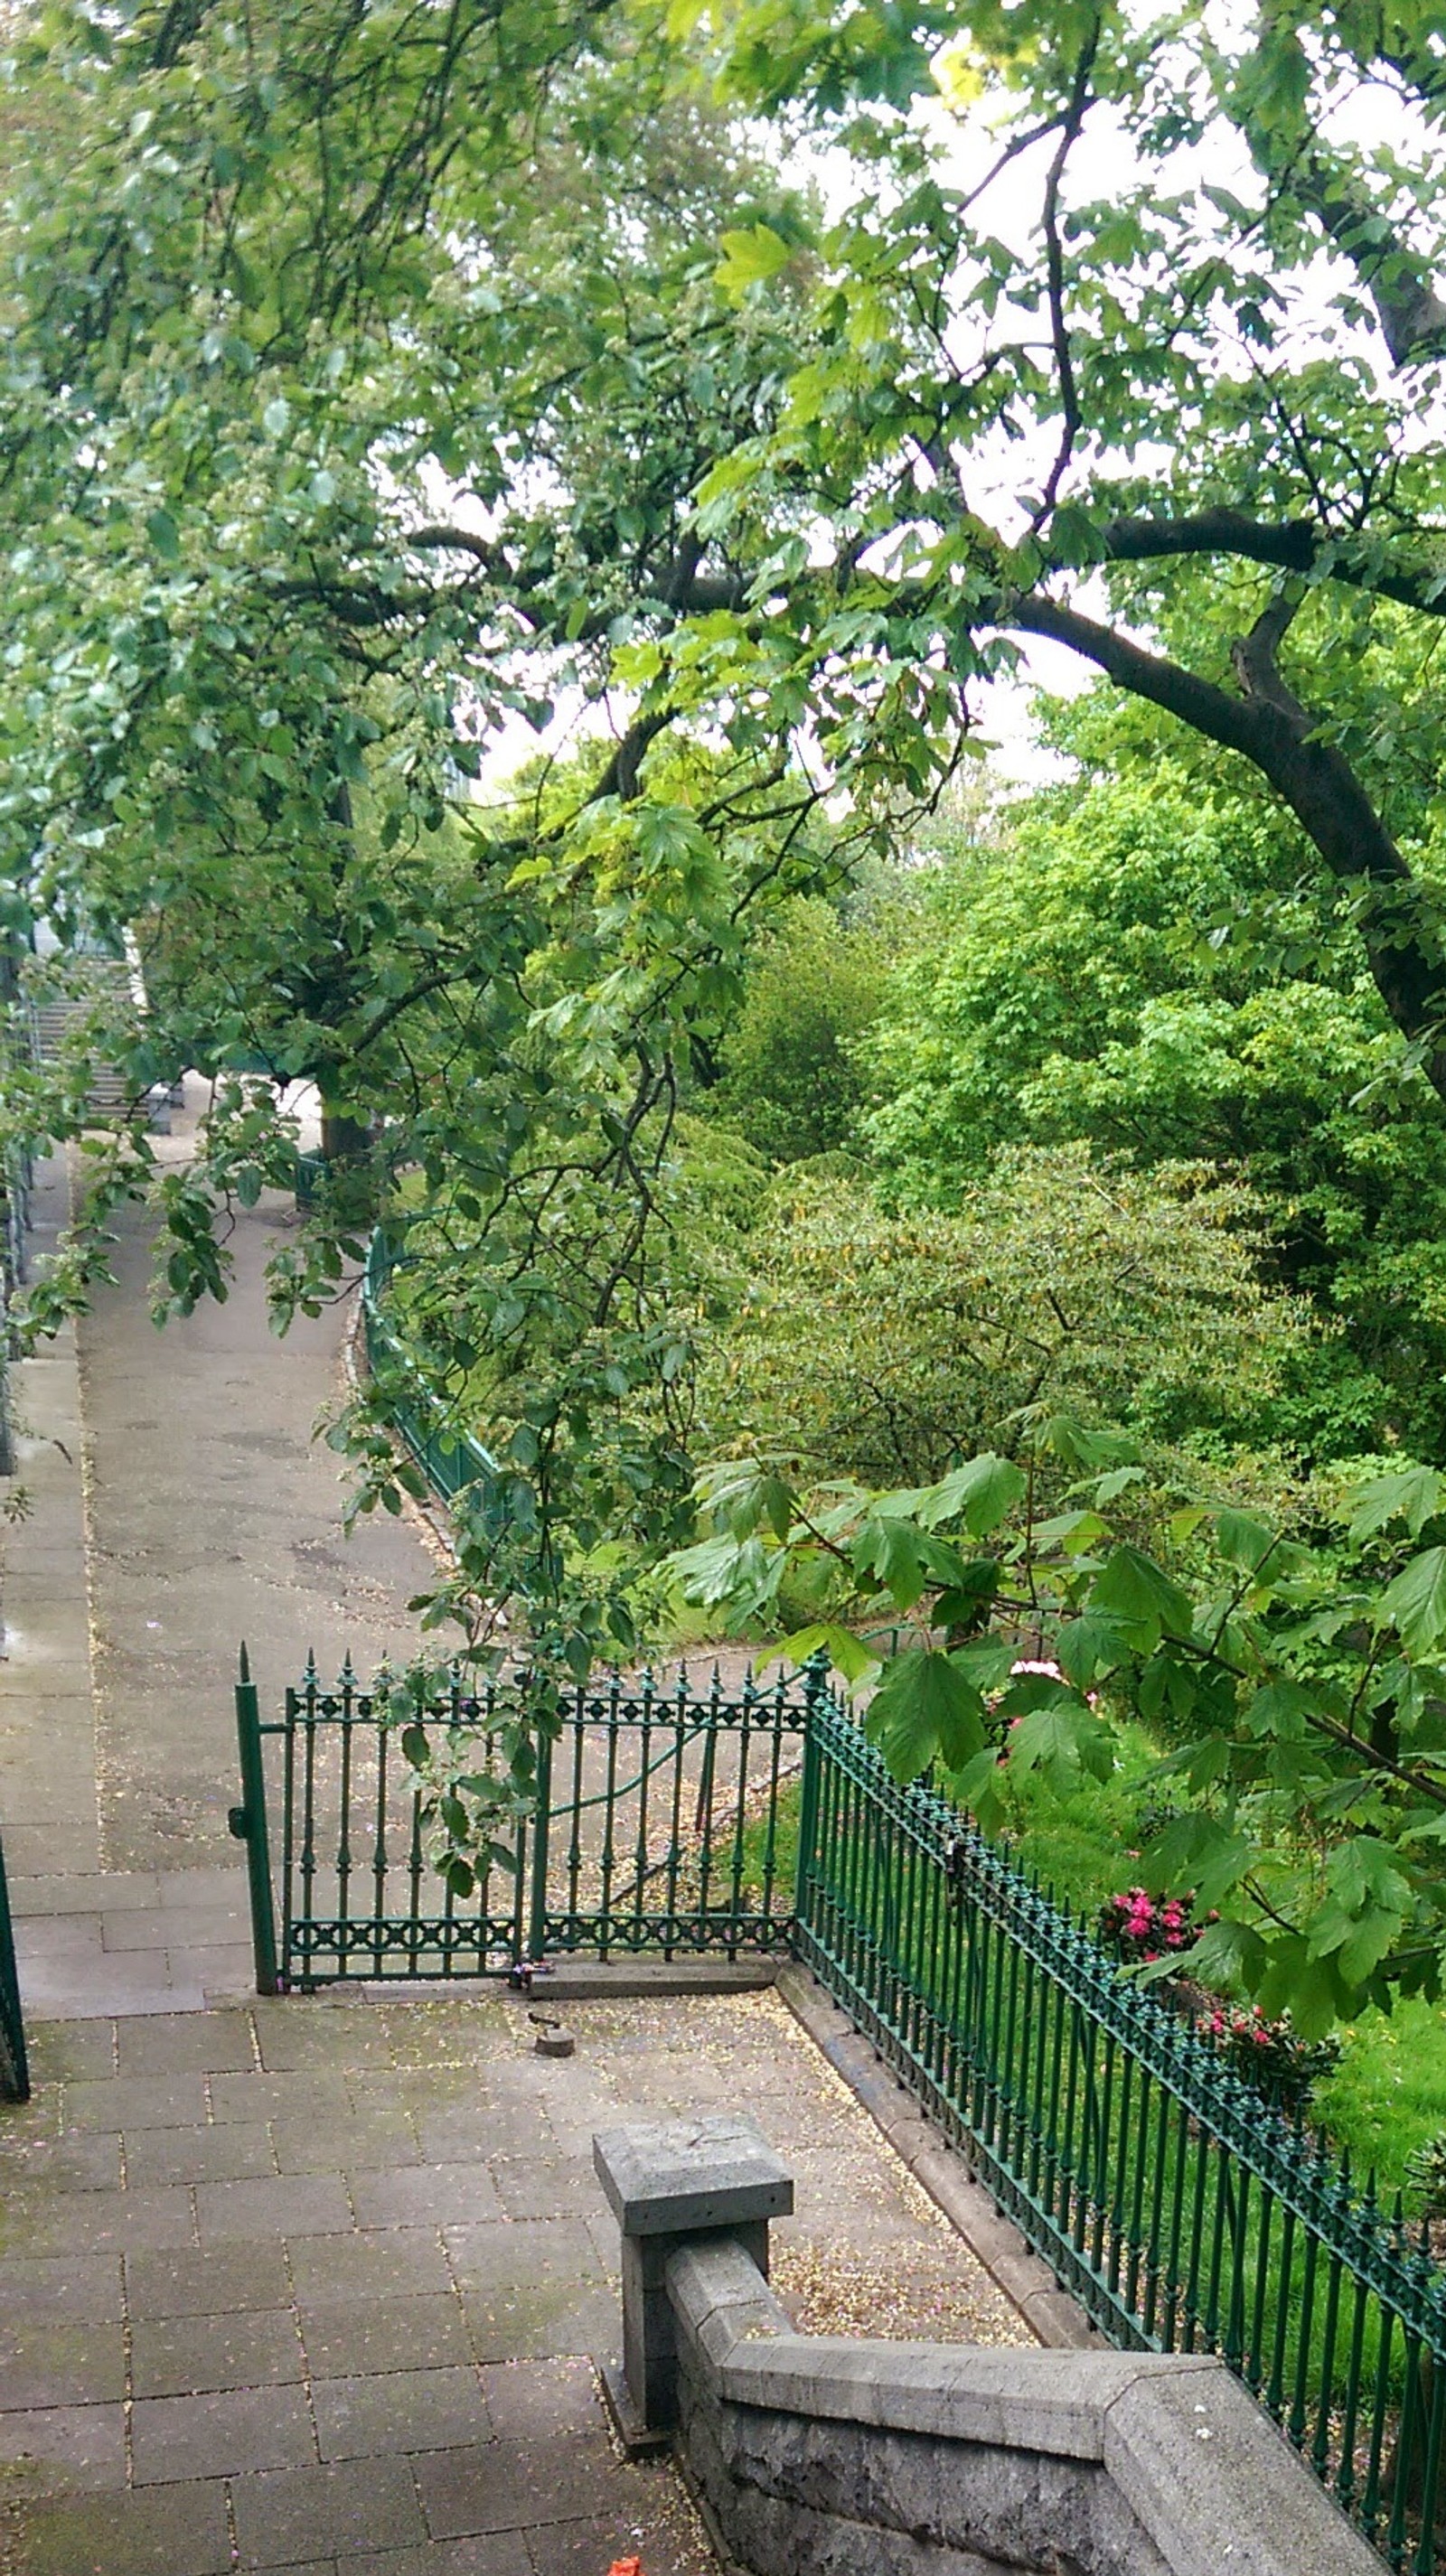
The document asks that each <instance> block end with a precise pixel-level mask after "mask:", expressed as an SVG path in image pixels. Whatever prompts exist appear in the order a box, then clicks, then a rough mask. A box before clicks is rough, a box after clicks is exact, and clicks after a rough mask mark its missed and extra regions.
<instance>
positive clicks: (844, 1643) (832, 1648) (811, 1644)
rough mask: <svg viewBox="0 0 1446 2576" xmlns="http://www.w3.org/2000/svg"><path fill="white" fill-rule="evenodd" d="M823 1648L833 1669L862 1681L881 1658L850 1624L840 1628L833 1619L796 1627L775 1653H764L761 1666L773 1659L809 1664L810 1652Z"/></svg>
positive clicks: (852, 1678)
mask: <svg viewBox="0 0 1446 2576" xmlns="http://www.w3.org/2000/svg"><path fill="white" fill-rule="evenodd" d="M820 1648H822V1650H823V1652H824V1653H825V1654H826V1655H827V1656H828V1659H829V1662H830V1664H831V1665H832V1667H833V1669H834V1671H835V1672H836V1673H842V1675H843V1677H844V1680H845V1681H846V1682H860V1681H862V1680H863V1678H864V1675H865V1673H870V1672H872V1671H873V1670H874V1667H875V1666H876V1664H877V1663H878V1660H879V1659H878V1656H877V1655H871V1654H870V1652H869V1650H868V1647H867V1646H866V1645H864V1644H863V1643H862V1641H861V1640H860V1639H859V1638H857V1637H856V1636H855V1635H854V1633H853V1630H852V1629H851V1628H840V1627H839V1626H838V1625H837V1624H836V1623H835V1622H833V1621H832V1620H819V1621H818V1622H817V1623H816V1624H815V1625H814V1626H813V1627H811V1628H795V1630H794V1632H793V1634H792V1636H791V1637H783V1638H781V1639H780V1641H779V1643H778V1644H777V1645H776V1646H775V1647H774V1649H773V1652H772V1654H771V1655H767V1656H765V1657H764V1661H763V1666H762V1667H760V1669H765V1668H766V1667H767V1665H769V1664H773V1663H788V1664H806V1663H807V1661H808V1659H809V1656H810V1655H816V1654H817V1653H818V1652H819V1650H820Z"/></svg>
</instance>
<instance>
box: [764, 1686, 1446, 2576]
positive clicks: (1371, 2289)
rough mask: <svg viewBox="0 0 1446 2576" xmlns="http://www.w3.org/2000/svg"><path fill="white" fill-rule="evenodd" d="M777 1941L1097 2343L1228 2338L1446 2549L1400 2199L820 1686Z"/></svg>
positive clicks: (1402, 2513) (1435, 2385)
mask: <svg viewBox="0 0 1446 2576" xmlns="http://www.w3.org/2000/svg"><path fill="white" fill-rule="evenodd" d="M794 1943H795V1947H796V1949H797V1951H798V1954H799V1956H800V1957H801V1958H803V1959H804V1960H806V1961H807V1963H808V1964H809V1966H810V1967H812V1968H813V1969H814V1971H815V1972H816V1974H817V1975H818V1976H819V1977H820V1978H821V1979H822V1981H823V1983H824V1984H825V1985H826V1986H827V1987H828V1988H829V1989H830V1990H831V1992H832V1993H833V1994H834V1995H836V1996H837V1998H838V2000H839V2001H840V2003H842V2004H843V2005H844V2007H845V2009H846V2010H847V2011H848V2013H849V2015H850V2017H851V2018H852V2020H853V2021H854V2022H855V2023H856V2025H857V2026H858V2027H859V2028H860V2029H861V2030H863V2031H864V2032H865V2033H866V2034H867V2035H868V2037H869V2038H870V2039H872V2040H873V2042H874V2044H875V2046H876V2047H877V2049H878V2050H879V2052H880V2054H881V2056H882V2057H883V2058H884V2059H885V2061H886V2062H887V2063H888V2064H889V2065H890V2066H892V2067H893V2068H894V2069H895V2071H896V2072H897V2073H898V2075H899V2076H900V2077H901V2078H902V2080H903V2082H904V2083H905V2084H906V2085H908V2087H909V2088H910V2089H911V2091H913V2092H914V2093H915V2094H916V2095H917V2096H918V2097H919V2099H920V2101H921V2102H923V2103H924V2104H925V2105H926V2107H927V2108H928V2109H929V2110H930V2111H931V2112H932V2113H933V2115H934V2116H935V2118H936V2119H937V2120H938V2121H939V2123H940V2124H941V2126H942V2127H943V2128H944V2129H945V2130H946V2131H947V2132H948V2134H949V2135H950V2136H951V2137H952V2138H953V2139H954V2140H955V2141H956V2142H957V2144H958V2145H959V2147H960V2148H961V2149H962V2151H963V2153H964V2155H965V2156H966V2158H967V2159H968V2161H969V2163H970V2165H971V2166H972V2167H973V2169H974V2170H975V2172H976V2173H977V2174H978V2175H979V2176H980V2178H981V2180H982V2181H984V2182H985V2183H986V2184H987V2185H988V2188H989V2190H990V2191H991V2193H992V2194H993V2196H994V2198H995V2200H996V2201H997V2202H998V2204H999V2206H1000V2208H1001V2209H1003V2210H1004V2211H1005V2212H1006V2213H1007V2214H1008V2215H1009V2216H1010V2217H1011V2218H1012V2219H1014V2221H1015V2222H1016V2224H1017V2225H1018V2226H1019V2228H1020V2229H1021V2231H1022V2233H1023V2234H1024V2235H1025V2236H1026V2237H1027V2238H1028V2240H1029V2242H1030V2243H1031V2244H1032V2245H1033V2246H1035V2247H1036V2248H1037V2250H1038V2251H1039V2252H1040V2253H1041V2254H1042V2255H1043V2256H1044V2257H1045V2259H1046V2261H1047V2262H1048V2263H1049V2265H1050V2266H1051V2268H1052V2270H1053V2272H1054V2274H1055V2277H1056V2279H1057V2280H1059V2281H1060V2282H1061V2283H1062V2284H1063V2286H1064V2287H1065V2288H1066V2289H1068V2290H1070V2291H1072V2292H1073V2294H1074V2296H1075V2297H1076V2298H1077V2299H1078V2300H1079V2302H1080V2304H1081V2306H1082V2307H1083V2308H1084V2309H1085V2310H1086V2312H1087V2313H1088V2314H1089V2315H1090V2316H1091V2317H1092V2318H1093V2319H1094V2320H1095V2322H1096V2324H1097V2325H1098V2326H1099V2327H1100V2328H1101V2330H1102V2332H1103V2333H1105V2334H1106V2335H1107V2336H1108V2337H1109V2339H1110V2341H1111V2342H1112V2343H1116V2344H1121V2345H1125V2346H1135V2347H1141V2348H1144V2349H1147V2350H1151V2351H1159V2352H1214V2353H1218V2354H1220V2355H1221V2356H1222V2357H1223V2359H1224V2360H1225V2361H1226V2362H1227V2363H1228V2364H1229V2366H1230V2368H1231V2369H1232V2370H1233V2371H1235V2372H1236V2373H1237V2375H1238V2376H1239V2377H1240V2378H1241V2379H1243V2380H1244V2381H1245V2383H1246V2385H1247V2387H1248V2388H1250V2390H1251V2391H1252V2392H1253V2394H1254V2395H1255V2396H1256V2397H1258V2398H1259V2400H1260V2402H1261V2403H1262V2405H1264V2406H1265V2407H1266V2409H1267V2410H1268V2412H1269V2413H1270V2414H1271V2415H1272V2416H1273V2417H1274V2419H1275V2421H1276V2423H1277V2424H1279V2425H1280V2426H1281V2427H1282V2429H1283V2430H1284V2432H1285V2433H1286V2434H1287V2435H1288V2437H1289V2439H1290V2441H1291V2442H1292V2443H1293V2444H1294V2446H1295V2448H1296V2449H1297V2450H1298V2451H1300V2452H1301V2453H1302V2454H1303V2455H1304V2457H1305V2458H1306V2459H1307V2460H1308V2461H1309V2463H1310V2465H1311V2467H1312V2468H1313V2469H1314V2470H1315V2472H1316V2475H1317V2476H1318V2477H1319V2478H1320V2480H1321V2482H1322V2483H1323V2485H1325V2486H1326V2487H1327V2488H1328V2489H1329V2491H1330V2492H1331V2493H1332V2494H1333V2495H1334V2496H1335V2497H1336V2499H1337V2501H1338V2502H1339V2503H1340V2504H1341V2506H1342V2507H1343V2508H1344V2509H1345V2511H1346V2512H1348V2513H1349V2514H1350V2516H1351V2518H1352V2519H1353V2520H1354V2521H1355V2522H1356V2523H1357V2524H1358V2525H1359V2527H1360V2529H1361V2530H1362V2531H1363V2532H1364V2533H1365V2534H1366V2536H1367V2538H1368V2539H1369V2540H1371V2541H1372V2542H1374V2543H1375V2545H1376V2546H1377V2547H1378V2548H1379V2549H1380V2551H1381V2553H1382V2555H1383V2556H1384V2558H1385V2560H1386V2562H1387V2564H1388V2565H1389V2566H1390V2567H1392V2568H1393V2569H1406V2568H1409V2569H1411V2570H1412V2571H1414V2576H1431V2571H1432V2570H1434V2569H1436V2568H1437V2567H1438V2566H1439V2565H1441V2564H1443V2563H1446V2532H1443V2534H1442V2535H1441V2546H1439V2547H1438V2539H1437V2531H1436V2522H1437V2513H1438V2504H1437V2498H1438V2492H1439V2491H1440V2484H1441V2465H1442V2463H1441V2451H1442V2440H1443V2434H1446V2280H1443V2276H1442V2273H1441V2271H1440V2269H1439V2267H1438V2266H1437V2265H1436V2264H1435V2263H1434V2262H1433V2261H1432V2259H1431V2256H1430V2254H1429V2252H1428V2251H1427V2250H1426V2248H1425V2246H1424V2245H1423V2244H1421V2243H1419V2242H1418V2243H1413V2242H1412V2240H1411V2236H1410V2233H1409V2231H1408V2229H1407V2226H1406V2224H1405V2222H1404V2220H1403V2218H1402V2216H1401V2211H1400V2204H1399V2200H1398V2201H1397V2203H1396V2206H1395V2208H1394V2209H1393V2210H1391V2211H1387V2210H1384V2209H1382V2208H1380V2207H1379V2206H1378V2205H1377V2202H1376V2200H1375V2197H1374V2195H1373V2193H1372V2192H1371V2191H1370V2190H1369V2189H1368V2190H1367V2191H1365V2192H1364V2193H1360V2192H1358V2191H1357V2190H1356V2189H1355V2188H1354V2187H1353V2185H1352V2181H1351V2176H1350V2172H1349V2168H1348V2165H1347V2164H1346V2163H1345V2162H1343V2161H1339V2160H1337V2158H1336V2157H1335V2156H1334V2155H1333V2154H1332V2153H1331V2151H1330V2149H1329V2148H1328V2147H1327V2146H1326V2145H1325V2143H1324V2142H1323V2141H1322V2140H1320V2139H1319V2138H1317V2137H1314V2136H1313V2135H1312V2134H1311V2133H1310V2132H1309V2131H1308V2130H1305V2129H1303V2128H1301V2127H1300V2126H1298V2125H1296V2124H1294V2123H1293V2122H1291V2121H1290V2120H1288V2119H1287V2118H1286V2117H1284V2116H1283V2115H1282V2114H1281V2113H1280V2112H1278V2111H1275V2110H1273V2109H1271V2108H1270V2107H1269V2106H1268V2105H1267V2104H1266V2103H1265V2102H1264V2101H1263V2099H1262V2097H1261V2095H1260V2094H1259V2093H1258V2092H1257V2091H1255V2090H1254V2089H1253V2088H1252V2087H1250V2086H1249V2085H1246V2084H1244V2083H1243V2082H1241V2081H1240V2080H1239V2079H1238V2078H1237V2077H1236V2076H1234V2075H1233V2074H1232V2073H1231V2072H1230V2071H1229V2070H1228V2069H1227V2068H1225V2067H1223V2066H1222V2065H1221V2063H1220V2060H1219V2058H1218V2057H1217V2056H1216V2055H1215V2054H1214V2052H1213V2051H1212V2050H1211V2049H1210V2048H1209V2047H1208V2046H1207V2045H1206V2043H1205V2042H1203V2041H1202V2040H1200V2039H1198V2038H1196V2037H1195V2035H1194V2033H1193V2032H1192V2030H1191V2029H1190V2027H1189V2025H1188V2023H1187V2022H1186V2021H1184V2020H1183V2019H1181V2018H1179V2017H1177V2016H1176V2015H1175V2014H1174V2013H1172V2012H1171V2011H1170V2010H1169V2009H1168V2007H1167V2006H1166V2005H1165V2004H1163V2003H1161V2002H1158V2001H1156V2000H1155V1999H1154V1998H1153V1997H1152V1996H1151V1995H1149V1994H1148V1993H1146V1992H1144V1991H1143V1990H1141V1989H1140V1988H1139V1987H1138V1986H1136V1985H1134V1984H1133V1983H1132V1981H1130V1980H1129V1979H1128V1978H1126V1977H1124V1976H1122V1975H1121V1974H1120V1972H1119V1970H1118V1969H1117V1968H1116V1967H1115V1965H1114V1963H1113V1962H1112V1961H1111V1960H1110V1958H1109V1957H1108V1956H1107V1955H1106V1953H1105V1952H1104V1951H1103V1950H1102V1949H1101V1948H1100V1946H1099V1944H1098V1943H1097V1942H1096V1941H1094V1940H1093V1939H1092V1938H1091V1937H1090V1935H1089V1934H1088V1933H1087V1932H1086V1931H1085V1930H1084V1929H1083V1927H1082V1926H1081V1925H1079V1924H1078V1923H1076V1922H1074V1921H1073V1920H1072V1919H1071V1918H1070V1917H1069V1916H1068V1915H1067V1914H1066V1913H1064V1912H1062V1911H1061V1910H1060V1909H1059V1908H1058V1907H1057V1906H1056V1905H1054V1904H1052V1903H1051V1902H1050V1901H1049V1900H1048V1899H1047V1898H1046V1897H1045V1896H1044V1895H1043V1894H1042V1893H1041V1891H1040V1889H1039V1888H1038V1887H1037V1886H1035V1885H1033V1884H1032V1883H1031V1881H1030V1880H1029V1879H1028V1878H1027V1877H1025V1876H1024V1875H1022V1874H1021V1872H1020V1871H1019V1870H1017V1869H1015V1868H1014V1867H1012V1866H1011V1865H1010V1863H1009V1861H1008V1860H1007V1859H1006V1858H1005V1857H1004V1856H1003V1855H1002V1854H1001V1853H1000V1852H999V1851H998V1850H997V1849H996V1848H995V1847H994V1846H992V1845H990V1844H989V1843H987V1842H985V1841H984V1840H983V1839H982V1837H981V1836H980V1835H979V1834H978V1833H976V1832H975V1831H974V1830H973V1828H972V1827H971V1826H970V1825H969V1824H968V1822H967V1820H965V1819H963V1818H961V1816H960V1815H959V1814H958V1812H957V1810H955V1809H954V1808H952V1807H950V1806H948V1805H946V1804H945V1803H944V1802H943V1801H942V1800H940V1799H938V1798H936V1797H933V1796H931V1795H930V1794H929V1792H928V1791H927V1790H926V1789H923V1788H920V1787H917V1786H915V1787H913V1788H908V1789H902V1788H900V1787H898V1786H897V1785H896V1784H895V1783H894V1782H893V1781H892V1780H891V1779H890V1778H889V1775H888V1773H887V1772H886V1770H885V1769H884V1766H883V1764H882V1762H881V1761H880V1760H879V1759H878V1757H877V1755H876V1754H875V1753H874V1751H873V1750H872V1748H871V1747H870V1745H869V1744H868V1743H867V1742H866V1741H865V1739H864V1737H863V1735H862V1734H861V1732H860V1730H859V1728H858V1727H857V1725H856V1724H855V1723H854V1721H853V1720H852V1718H851V1717H850V1716H849V1715H848V1713H847V1712H846V1711H844V1710H842V1709H840V1708H838V1707H837V1706H836V1705H835V1704H834V1703H833V1702H831V1701H826V1700H820V1702H819V1704H818V1706H817V1708H816V1709H815V1711H814V1713H813V1716H812V1719H811V1722H810V1726H809V1732H808V1742H807V1749H806V1754H805V1765H804V1789H803V1815H802V1822H801V1832H800V1854H799V1881H798V1895H797V1922H796V1928H795V1932H794ZM1443 2519H1446V2515H1443Z"/></svg>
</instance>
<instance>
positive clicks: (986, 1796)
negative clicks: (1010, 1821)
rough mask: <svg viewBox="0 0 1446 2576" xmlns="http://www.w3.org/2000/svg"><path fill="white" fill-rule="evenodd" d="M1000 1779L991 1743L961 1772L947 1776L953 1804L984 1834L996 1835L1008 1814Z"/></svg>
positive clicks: (996, 1759)
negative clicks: (967, 1815) (963, 1811)
mask: <svg viewBox="0 0 1446 2576" xmlns="http://www.w3.org/2000/svg"><path fill="white" fill-rule="evenodd" d="M1001 1776H1002V1775H1001V1771H1000V1764H999V1757H998V1755H997V1753H996V1752H995V1750H994V1747H993V1745H992V1744H986V1745H985V1746H984V1748H983V1751H982V1752H979V1753H976V1754H975V1756H974V1758H973V1760H972V1762H966V1763H965V1765H964V1767H963V1769H962V1770H961V1771H951V1773H950V1775H949V1794H950V1796H951V1797H952V1798H953V1800H954V1803H955V1805H956V1806H960V1807H963V1808H964V1809H965V1810H966V1812H967V1813H968V1814H969V1815H971V1816H973V1818H974V1819H975V1822H976V1823H977V1824H978V1825H979V1826H980V1828H981V1830H982V1831H983V1832H984V1833H986V1834H997V1833H998V1831H999V1828H1000V1826H1001V1825H1002V1824H1003V1823H1004V1820H1005V1817H1006V1814H1007V1812H1008V1811H1007V1809H1006V1807H1005V1804H1004V1800H1003V1798H1002V1797H1001V1795H1000V1791H999V1782H1000V1778H1001Z"/></svg>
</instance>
